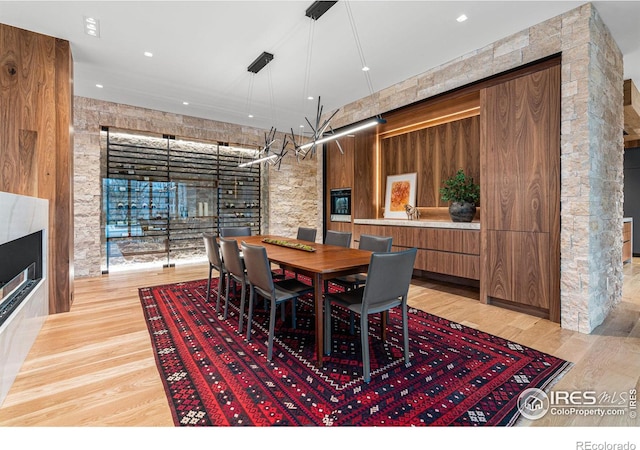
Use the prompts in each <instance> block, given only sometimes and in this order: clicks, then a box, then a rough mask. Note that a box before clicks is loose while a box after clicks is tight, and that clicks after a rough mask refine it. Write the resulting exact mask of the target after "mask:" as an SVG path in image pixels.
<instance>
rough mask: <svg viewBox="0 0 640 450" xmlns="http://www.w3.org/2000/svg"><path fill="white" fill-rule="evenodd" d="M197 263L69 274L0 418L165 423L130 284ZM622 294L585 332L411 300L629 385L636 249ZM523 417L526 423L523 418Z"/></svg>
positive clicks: (178, 274)
mask: <svg viewBox="0 0 640 450" xmlns="http://www.w3.org/2000/svg"><path fill="white" fill-rule="evenodd" d="M206 274H207V268H206V267H205V266H204V265H198V264H196V265H189V266H182V267H176V268H171V269H158V270H145V271H138V272H130V273H126V274H125V273H112V274H110V275H105V276H101V277H99V278H91V279H81V280H76V282H75V302H74V305H73V308H72V310H71V312H69V313H64V314H57V315H52V316H49V317H48V318H47V320H46V322H45V324H44V326H43V328H42V331H41V332H40V334H39V336H38V338H37V340H36V342H35V344H34V345H33V347H32V349H31V351H30V353H29V355H28V357H27V359H26V361H25V363H24V365H23V366H22V369H21V371H20V373H19V375H18V377H17V378H16V380H15V382H14V384H13V386H12V388H11V390H10V392H9V394H8V396H7V397H6V399H5V401H4V403H3V404H2V406H1V407H0V425H1V426H94V427H98V426H100V427H101V426H125V427H130V426H136V427H147V426H167V427H170V426H173V420H172V418H171V413H170V410H169V407H168V403H167V398H166V396H165V393H164V389H163V385H162V382H161V380H160V377H159V373H158V370H157V368H156V365H155V360H154V356H153V353H152V349H151V343H150V339H149V334H148V331H147V327H146V325H145V322H144V318H143V314H142V309H141V307H140V300H139V297H138V288H139V287H145V286H153V285H159V284H165V283H172V282H178V281H187V280H195V279H201V278H205V277H206ZM624 274H625V279H624V295H623V299H622V302H621V303H620V304H619V305H618V306H617V307H616V308H615V310H614V311H613V312H612V313H611V314H610V316H609V317H608V318H607V320H606V321H605V323H604V324H602V325H601V326H600V327H598V328H597V329H596V330H595V331H594V332H593V333H592V334H590V335H585V334H580V333H577V332H572V331H567V330H563V329H561V328H560V327H559V325H557V324H555V323H551V322H549V321H547V320H543V319H539V318H536V317H533V316H529V315H525V314H521V313H517V312H513V311H509V310H506V309H503V308H498V307H495V306H490V305H483V304H480V303H479V302H478V300H477V298H478V293H477V290H475V291H474V290H473V289H467V288H460V287H456V286H452V285H447V284H442V283H436V282H429V281H424V280H415V279H414V282H413V284H412V287H411V290H410V293H409V299H410V300H409V302H410V304H411V306H415V307H417V308H420V309H422V310H425V311H428V312H430V313H433V314H436V315H439V316H441V317H445V318H447V319H450V320H454V321H457V322H459V323H462V324H464V325H468V326H471V327H475V328H478V329H482V330H484V331H486V332H489V333H492V334H495V335H498V336H501V337H503V338H506V339H510V340H513V341H515V342H518V343H520V344H523V345H527V346H530V347H534V348H536V349H538V350H541V351H544V352H547V353H550V354H552V355H555V356H558V357H560V358H564V359H567V360H569V361H572V362H573V363H575V366H574V367H573V368H572V369H571V370H570V371H569V372H568V373H567V374H566V375H565V376H564V377H563V378H562V379H561V380H560V381H559V382H558V384H556V386H555V387H554V389H563V390H593V391H597V392H608V393H610V394H611V393H615V392H618V393H620V392H622V391H624V392H628V391H629V389H632V388H635V389H638V388H639V387H640V386H639V384H640V383H639V381H640V379H639V376H640V321H639V317H640V258H635V260H634V261H633V262H632V263H629V264H626V265H625V268H624ZM639 423H640V422H638V420H637V419H635V420H632V419H630V417H629V415H628V414H626V415H625V416H623V417H588V418H586V417H580V416H576V415H572V416H550V415H549V414H547V415H546V416H545V417H544V418H543V419H541V420H537V421H534V422H531V423H530V424H531V425H535V426H540V425H543V426H589V427H591V426H618V425H622V426H637V425H638V424H639ZM525 425H527V423H525Z"/></svg>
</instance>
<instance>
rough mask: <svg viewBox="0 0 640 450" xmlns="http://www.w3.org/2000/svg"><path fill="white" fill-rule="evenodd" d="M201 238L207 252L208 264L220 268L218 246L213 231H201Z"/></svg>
mask: <svg viewBox="0 0 640 450" xmlns="http://www.w3.org/2000/svg"><path fill="white" fill-rule="evenodd" d="M202 239H203V240H204V249H205V251H206V252H207V259H208V260H209V264H210V265H212V266H213V267H215V268H216V269H218V270H220V267H221V266H222V260H221V259H220V246H219V245H218V242H217V241H216V235H215V234H213V233H202Z"/></svg>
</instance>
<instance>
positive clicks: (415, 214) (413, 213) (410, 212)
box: [404, 203, 420, 220]
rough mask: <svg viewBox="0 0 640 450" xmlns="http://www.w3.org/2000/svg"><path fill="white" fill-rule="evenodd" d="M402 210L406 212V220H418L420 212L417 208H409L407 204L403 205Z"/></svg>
mask: <svg viewBox="0 0 640 450" xmlns="http://www.w3.org/2000/svg"><path fill="white" fill-rule="evenodd" d="M404 209H405V211H406V212H407V219H409V220H418V219H419V218H420V210H419V209H418V207H417V206H411V205H410V204H408V203H407V204H406V205H404Z"/></svg>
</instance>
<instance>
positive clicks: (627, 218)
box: [622, 217, 633, 222]
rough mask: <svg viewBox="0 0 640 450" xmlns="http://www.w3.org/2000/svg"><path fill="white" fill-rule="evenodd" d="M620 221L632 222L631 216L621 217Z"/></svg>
mask: <svg viewBox="0 0 640 450" xmlns="http://www.w3.org/2000/svg"><path fill="white" fill-rule="evenodd" d="M622 222H633V217H623V218H622Z"/></svg>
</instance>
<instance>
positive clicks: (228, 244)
mask: <svg viewBox="0 0 640 450" xmlns="http://www.w3.org/2000/svg"><path fill="white" fill-rule="evenodd" d="M220 251H221V252H222V262H223V263H224V266H225V270H226V272H227V290H226V291H227V292H226V295H225V301H224V316H223V318H224V319H225V320H226V319H227V313H228V311H229V291H230V290H231V282H232V281H233V282H234V283H239V284H240V285H241V286H242V288H241V291H240V309H239V311H238V333H242V319H243V316H244V299H245V293H246V287H247V285H248V284H249V279H248V278H247V273H246V270H245V261H243V258H241V257H240V249H239V248H238V242H237V241H236V240H235V239H225V238H220ZM234 291H235V289H234Z"/></svg>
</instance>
